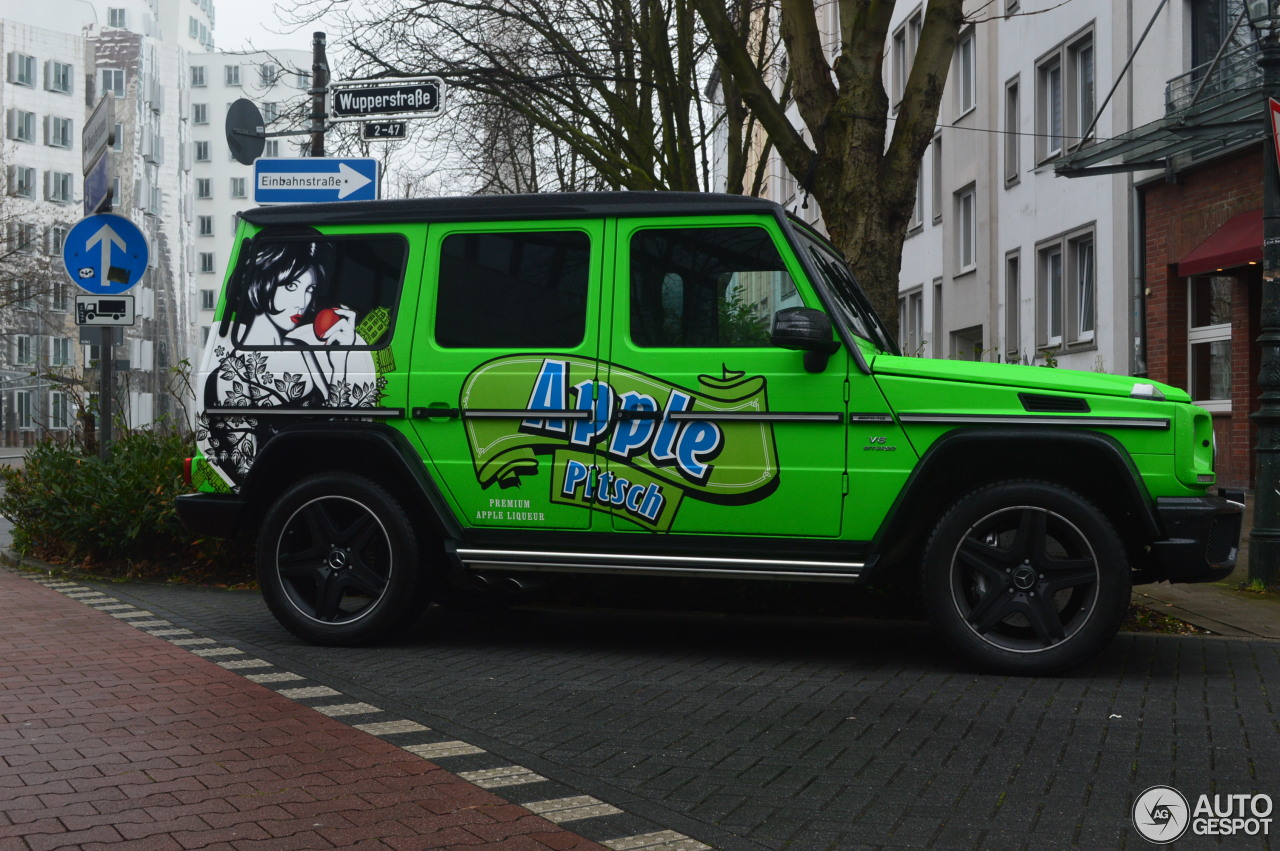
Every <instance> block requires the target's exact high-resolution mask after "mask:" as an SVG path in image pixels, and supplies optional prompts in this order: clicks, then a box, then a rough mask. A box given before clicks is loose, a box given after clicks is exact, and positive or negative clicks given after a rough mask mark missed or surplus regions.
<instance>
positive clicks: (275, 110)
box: [262, 100, 280, 124]
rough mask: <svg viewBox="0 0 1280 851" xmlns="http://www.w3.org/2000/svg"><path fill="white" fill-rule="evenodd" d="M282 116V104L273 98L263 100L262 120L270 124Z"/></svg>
mask: <svg viewBox="0 0 1280 851" xmlns="http://www.w3.org/2000/svg"><path fill="white" fill-rule="evenodd" d="M279 117H280V104H278V103H276V102H275V101H273V100H268V101H263V103H262V120H263V121H265V122H266V123H268V124H270V123H271V122H272V121H275V120H276V119H277V118H279Z"/></svg>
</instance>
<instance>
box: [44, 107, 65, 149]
mask: <svg viewBox="0 0 1280 851" xmlns="http://www.w3.org/2000/svg"><path fill="white" fill-rule="evenodd" d="M71 133H72V128H71V119H70V118H59V117H57V116H56V115H50V116H46V118H45V131H44V141H45V144H46V145H48V146H49V147H51V148H70V147H71V144H72V136H71Z"/></svg>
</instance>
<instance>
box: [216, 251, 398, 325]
mask: <svg viewBox="0 0 1280 851" xmlns="http://www.w3.org/2000/svg"><path fill="white" fill-rule="evenodd" d="M249 251H250V253H249V255H248V257H247V259H243V260H242V261H241V262H240V264H239V266H238V268H237V270H236V276H235V278H234V279H233V282H232V285H231V290H230V293H229V298H228V308H229V309H228V310H226V311H225V312H224V315H223V328H222V330H221V331H220V333H221V334H224V335H225V334H226V333H228V330H229V331H230V333H231V339H232V341H233V342H234V343H235V345H236V346H237V347H240V348H263V349H272V348H294V347H297V346H337V347H339V348H383V347H385V346H386V345H387V344H388V343H389V342H390V340H391V333H390V331H391V324H392V321H393V318H394V315H395V307H396V304H397V302H398V300H399V296H400V288H401V285H402V283H403V281H404V265H405V257H406V255H407V253H408V245H407V243H406V242H405V240H404V239H403V238H402V237H399V236H394V235H392V236H360V237H345V236H343V237H338V236H335V237H317V236H306V237H301V236H299V237H295V236H288V237H285V236H274V235H269V234H268V233H267V232H264V233H263V234H260V235H259V236H258V238H256V239H255V240H254V241H253V242H252V243H251V245H250V246H249Z"/></svg>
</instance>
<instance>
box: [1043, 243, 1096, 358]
mask: <svg viewBox="0 0 1280 851" xmlns="http://www.w3.org/2000/svg"><path fill="white" fill-rule="evenodd" d="M1036 253H1037V269H1036V300H1037V302H1038V308H1037V325H1038V329H1037V335H1036V336H1037V342H1038V344H1039V345H1040V346H1041V347H1054V348H1060V349H1062V350H1067V351H1069V350H1071V349H1072V348H1076V347H1087V346H1092V345H1093V341H1094V334H1095V331H1096V325H1097V300H1098V293H1097V285H1096V280H1097V261H1096V259H1095V254H1094V234H1093V228H1092V226H1089V227H1087V228H1081V229H1080V230H1077V231H1073V232H1071V233H1068V234H1066V235H1064V236H1061V237H1057V238H1054V239H1052V240H1048V241H1046V242H1044V243H1041V244H1040V245H1039V246H1038V247H1037V251H1036Z"/></svg>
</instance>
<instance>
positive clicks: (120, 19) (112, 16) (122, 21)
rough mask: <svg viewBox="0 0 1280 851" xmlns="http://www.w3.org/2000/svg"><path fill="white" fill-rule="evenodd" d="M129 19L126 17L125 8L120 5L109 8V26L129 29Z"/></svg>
mask: <svg viewBox="0 0 1280 851" xmlns="http://www.w3.org/2000/svg"><path fill="white" fill-rule="evenodd" d="M126 22H127V19H126V18H125V10H124V9H123V8H120V7H116V8H108V9H107V26H109V27H115V28H116V29H121V30H123V29H127V28H128V26H127V23H126Z"/></svg>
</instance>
